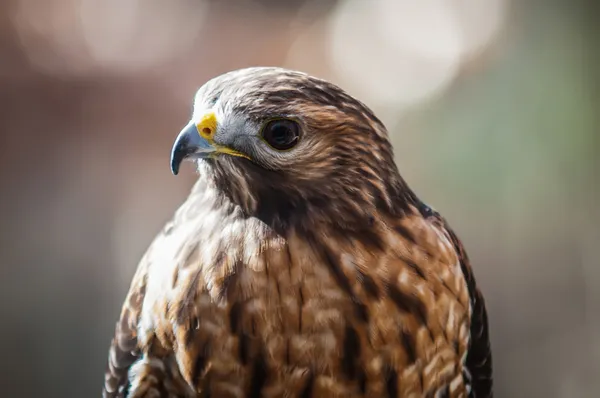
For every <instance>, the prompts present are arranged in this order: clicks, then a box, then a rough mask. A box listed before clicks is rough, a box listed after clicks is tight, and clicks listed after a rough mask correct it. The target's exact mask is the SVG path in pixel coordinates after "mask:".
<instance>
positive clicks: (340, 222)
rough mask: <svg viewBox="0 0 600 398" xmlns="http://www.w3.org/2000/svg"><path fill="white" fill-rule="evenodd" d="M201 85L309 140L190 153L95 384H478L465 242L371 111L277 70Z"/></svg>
mask: <svg viewBox="0 0 600 398" xmlns="http://www.w3.org/2000/svg"><path fill="white" fill-rule="evenodd" d="M207 98H208V100H207ZM201 101H208V102H209V103H210V106H213V107H214V108H215V109H218V113H219V114H220V115H230V116H229V117H232V116H231V115H232V114H243V115H245V116H247V117H248V118H250V119H253V120H258V119H260V118H264V117H265V115H266V116H272V115H273V114H274V113H277V115H294V116H296V117H300V118H301V122H302V125H303V128H304V129H305V130H306V135H305V137H303V139H305V140H306V141H307V142H308V143H309V144H310V145H308V144H307V148H310V153H306V154H302V153H300V154H298V156H295V157H294V159H293V161H291V162H290V161H288V162H287V163H286V164H282V165H279V164H277V169H270V168H269V167H266V166H264V165H261V164H260V162H256V163H255V162H252V161H248V160H247V159H243V158H234V157H230V156H220V157H218V158H216V159H214V160H201V161H199V163H198V172H199V179H198V182H197V183H196V185H195V186H194V188H193V189H192V192H191V194H190V196H189V197H188V199H187V200H186V202H185V203H184V204H183V205H182V206H181V207H180V209H179V210H178V211H177V212H176V214H175V216H174V218H173V220H172V221H171V222H170V223H169V224H168V226H167V227H166V228H165V229H164V231H163V232H162V233H161V234H159V236H158V237H157V238H156V239H155V241H154V242H153V244H152V245H151V246H150V248H149V250H148V252H147V253H146V255H145V256H144V258H143V259H142V261H141V264H140V266H139V268H138V272H137V274H136V276H135V277H134V280H133V282H132V286H131V289H130V293H129V296H128V298H127V299H126V301H125V305H124V308H123V311H122V315H121V320H120V322H119V323H118V324H117V331H116V337H115V339H113V342H112V346H111V350H110V355H109V367H108V370H107V376H106V382H105V386H104V396H105V397H153V396H156V397H171V396H172V397H303V398H305V397H306V398H308V397H465V398H466V397H472V396H476V397H478V398H479V397H491V353H490V347H489V336H488V331H487V315H486V312H485V305H484V303H483V298H482V296H481V293H480V292H479V290H477V288H476V286H475V281H474V277H473V274H472V270H471V268H470V264H469V261H468V258H467V256H466V253H465V252H464V249H463V247H462V245H461V243H460V241H459V240H458V238H457V237H456V235H455V234H454V232H452V230H450V229H449V228H448V226H447V224H446V222H445V221H444V220H443V219H442V218H441V216H439V214H438V213H437V212H435V211H433V210H431V209H430V208H429V207H427V206H425V205H424V204H423V203H422V202H421V201H420V200H419V199H418V198H417V197H416V195H415V194H414V193H413V192H412V191H411V190H410V189H409V188H408V186H407V185H406V183H405V182H404V180H403V179H402V178H401V177H400V175H399V174H398V172H397V169H396V166H395V164H394V161H393V153H392V150H391V146H390V144H389V141H388V139H387V132H386V131H385V127H384V126H383V124H382V123H381V122H380V121H379V120H378V119H377V118H376V117H375V116H374V115H373V113H372V112H371V111H370V110H368V108H366V107H365V106H364V105H363V104H361V103H360V102H358V101H356V100H355V99H353V98H352V97H350V96H349V95H347V94H345V93H344V92H343V91H342V90H341V89H339V88H337V87H336V86H334V85H331V84H330V83H327V82H324V81H322V80H319V79H315V78H312V77H310V76H307V75H305V74H301V73H298V72H291V71H285V70H282V69H278V68H262V69H261V68H251V69H246V70H243V71H241V72H232V73H230V74H227V75H224V76H222V77H220V78H217V79H215V80H213V81H210V82H208V83H207V84H206V85H205V86H204V87H203V88H201V89H200V91H199V93H198V95H197V97H196V102H201Z"/></svg>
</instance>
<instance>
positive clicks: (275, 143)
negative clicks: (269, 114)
mask: <svg viewBox="0 0 600 398" xmlns="http://www.w3.org/2000/svg"><path fill="white" fill-rule="evenodd" d="M262 135H263V138H264V139H265V141H267V143H268V144H269V145H271V146H272V147H273V148H275V149H278V150H285V149H290V148H292V147H294V146H295V145H296V143H297V142H298V138H299V136H300V129H299V127H298V124H297V123H296V122H294V121H292V120H273V121H270V122H268V124H267V125H266V126H265V128H264V129H263V134H262Z"/></svg>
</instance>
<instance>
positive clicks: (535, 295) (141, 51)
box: [0, 0, 600, 398]
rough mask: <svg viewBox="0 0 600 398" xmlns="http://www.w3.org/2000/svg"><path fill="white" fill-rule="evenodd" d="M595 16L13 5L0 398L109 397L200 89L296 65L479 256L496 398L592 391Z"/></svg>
mask: <svg viewBox="0 0 600 398" xmlns="http://www.w3.org/2000/svg"><path fill="white" fill-rule="evenodd" d="M599 15H600V14H599V13H598V7H594V6H593V2H592V1H588V2H584V1H582V0H573V1H566V0H565V1H558V0H539V1H528V0H514V1H512V2H509V0H486V1H467V0H446V1H439V0H438V1H436V0H419V1H414V0H370V1H362V0H339V1H334V0H312V1H303V0H294V1H290V0H287V1H277V0H261V1H259V0H254V1H217V0H212V1H209V0H171V1H162V0H144V1H142V0H2V2H1V3H0V190H1V191H0V192H1V195H0V322H1V325H0V326H1V327H0V344H2V351H1V352H2V355H3V358H2V359H1V360H0V396H2V397H94V396H99V393H100V387H101V383H102V381H103V371H104V366H105V359H106V354H107V347H108V344H109V341H110V338H111V336H112V332H113V328H114V322H115V321H116V318H117V315H118V313H119V310H120V305H121V303H122V300H123V298H124V296H125V293H126V290H127V288H128V285H129V282H130V280H131V277H132V274H133V272H134V269H135V267H136V265H137V261H138V260H139V258H140V257H141V255H142V254H143V252H144V250H145V249H146V247H147V245H148V244H149V242H150V240H151V239H152V237H153V236H154V235H155V233H156V232H157V231H158V230H159V229H160V228H161V226H162V224H163V223H164V222H165V221H166V220H168V218H169V217H170V216H171V214H172V213H173V211H174V210H175V208H176V206H177V205H178V204H179V203H180V202H181V201H182V199H183V198H184V197H185V196H186V195H187V192H188V189H189V188H190V185H191V184H192V181H193V179H194V175H193V172H192V169H191V167H190V166H188V167H187V168H186V170H184V171H183V173H182V174H181V175H180V176H179V177H177V178H175V177H174V176H172V175H171V173H170V171H169V165H168V157H169V150H170V147H171V144H172V142H173V140H174V138H175V136H176V134H177V133H178V131H179V129H180V128H181V127H182V126H183V125H184V124H185V123H186V121H187V118H188V117H189V115H190V110H191V99H192V96H193V94H194V91H195V90H196V89H197V88H198V87H199V86H200V85H201V84H203V83H204V82H205V81H206V80H207V79H209V78H210V77H213V76H215V75H218V74H221V73H223V72H226V71H229V70H231V69H236V68H240V67H245V66H251V65H282V66H286V67H290V68H294V69H301V70H304V71H306V72H309V73H312V74H315V75H318V76H320V77H324V78H327V79H330V80H332V81H334V82H336V83H338V84H340V85H341V86H342V87H344V88H346V89H347V90H348V91H349V92H350V93H352V94H354V95H356V96H357V97H359V98H361V99H362V100H363V101H364V102H366V103H367V104H368V105H369V106H371V107H372V108H373V109H374V110H375V111H376V113H377V114H378V115H379V116H380V117H381V118H382V119H383V120H384V122H385V123H386V124H387V126H388V128H389V130H390V133H391V135H392V138H393V142H394V145H395V150H396V156H397V161H398V165H399V167H400V169H401V172H402V173H403V175H404V176H405V178H406V179H407V180H408V181H409V182H410V183H411V185H412V186H413V188H414V189H415V190H416V191H417V192H418V193H419V194H420V195H421V196H422V198H423V199H424V200H425V201H427V202H428V203H429V204H431V205H432V206H434V207H435V208H436V209H438V210H440V211H441V212H442V213H443V214H444V215H445V216H446V217H447V218H448V219H449V220H450V221H451V223H452V225H453V226H454V228H455V229H456V230H457V231H458V232H459V234H460V236H461V237H462V238H463V240H464V241H465V244H466V245H467V248H468V249H469V252H470V255H471V257H472V260H473V263H474V266H475V267H476V275H477V278H478V280H479V283H480V285H481V287H482V288H483V290H484V291H485V293H486V296H487V302H488V307H489V312H490V318H491V328H492V332H491V333H492V340H493V348H494V351H495V374H496V394H497V397H568V398H570V397H599V396H600V260H599V259H600V254H598V253H597V252H596V251H595V250H596V249H597V248H598V247H599V246H600V232H599V228H598V223H599V222H600V212H599V211H598V209H597V207H596V204H597V203H598V201H599V199H600V190H599V182H600V181H599V178H600V175H599V173H598V170H599V169H600V167H599V166H600V164H599V163H600V162H599V160H598V157H597V156H596V154H597V152H598V149H600V145H599V144H600V143H599V140H600V131H599V124H598V121H599V120H598V113H599V111H600V101H599V98H600V97H599V88H600V86H599V85H598V78H599V75H600V73H599V72H598V71H599V70H600V62H599V55H600V39H599V35H600V27H599V26H598V21H599Z"/></svg>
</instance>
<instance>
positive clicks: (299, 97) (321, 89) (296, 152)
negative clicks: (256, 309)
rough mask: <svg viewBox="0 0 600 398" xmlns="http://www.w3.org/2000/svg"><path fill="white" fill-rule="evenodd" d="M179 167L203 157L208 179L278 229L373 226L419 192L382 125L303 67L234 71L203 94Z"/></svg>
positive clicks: (179, 145)
mask: <svg viewBox="0 0 600 398" xmlns="http://www.w3.org/2000/svg"><path fill="white" fill-rule="evenodd" d="M193 109H194V110H193V115H192V118H191V120H190V122H189V123H188V124H187V126H186V127H185V128H184V129H183V130H182V131H181V133H180V134H179V136H178V137H177V139H176V141H175V143H174V145H173V149H172V154H171V169H172V171H173V173H174V174H177V173H178V170H179V166H180V164H181V162H182V161H183V160H184V159H192V160H196V161H197V162H198V169H199V172H200V175H201V178H208V179H210V180H212V182H213V183H214V185H215V186H216V187H217V190H218V191H219V192H220V193H221V194H222V195H224V196H225V197H226V198H228V199H229V200H230V201H231V202H233V203H234V204H236V205H238V206H240V208H241V209H242V211H243V212H244V213H245V214H247V215H248V216H254V217H257V218H259V219H261V220H263V221H264V222H265V223H267V224H268V225H270V226H272V227H273V228H275V229H276V230H281V229H285V228H288V227H297V228H311V227H314V225H315V223H317V224H318V223H335V224H336V225H338V226H342V228H343V229H348V230H349V231H350V230H355V229H357V228H358V229H360V228H367V227H368V225H369V224H372V223H373V222H374V220H373V216H374V215H375V214H377V213H378V212H379V213H381V212H384V213H397V212H401V211H402V210H403V209H404V208H405V207H406V206H407V205H408V204H409V202H411V201H412V200H413V199H414V195H413V194H412V193H411V191H410V190H409V189H408V187H406V185H405V184H404V182H403V180H402V178H401V177H400V175H399V173H398V171H397V168H396V165H395V163H394V160H393V153H392V148H391V145H390V142H389V140H388V135H387V132H386V129H385V127H384V125H383V124H382V123H381V121H380V120H379V119H377V117H375V115H374V114H373V112H372V111H371V110H370V109H369V108H367V107H366V106H365V105H364V104H362V103H361V102H360V101H358V100H356V99H355V98H353V97H351V96H350V95H348V94H347V93H345V92H344V91H343V90H342V89H340V88H339V87H337V86H335V85H334V84H331V83H329V82H326V81H324V80H321V79H317V78H315V77H312V76H309V75H306V74H304V73H301V72H295V71H290V70H286V69H281V68H273V67H256V68H247V69H241V70H237V71H233V72H229V73H226V74H224V75H221V76H218V77H216V78H214V79H212V80H210V81H208V82H207V83H206V84H205V85H204V86H202V87H201V88H200V89H199V90H198V92H197V93H196V96H195V99H194V108H193Z"/></svg>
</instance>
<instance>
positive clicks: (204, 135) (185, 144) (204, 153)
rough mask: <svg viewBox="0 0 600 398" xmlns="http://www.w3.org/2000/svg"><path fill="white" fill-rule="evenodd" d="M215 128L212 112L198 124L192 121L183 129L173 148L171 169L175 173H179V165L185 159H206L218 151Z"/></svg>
mask: <svg viewBox="0 0 600 398" xmlns="http://www.w3.org/2000/svg"><path fill="white" fill-rule="evenodd" d="M215 130H216V119H215V116H214V114H212V113H210V114H208V115H206V116H205V117H203V118H202V119H201V120H200V122H199V123H197V124H196V123H194V122H190V123H189V124H188V125H187V126H185V127H184V128H183V130H181V132H180V133H179V135H178V136H177V139H176V140H175V143H174V144H173V148H172V149H171V171H172V172H173V174H174V175H177V174H178V173H179V166H180V165H181V162H183V161H184V160H185V159H187V158H190V157H193V158H195V159H197V158H203V159H204V158H207V157H209V156H210V155H211V154H212V153H214V152H216V151H217V148H216V147H215V145H214V143H213V139H212V138H213V136H214V134H215Z"/></svg>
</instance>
